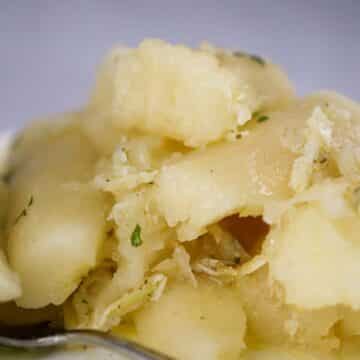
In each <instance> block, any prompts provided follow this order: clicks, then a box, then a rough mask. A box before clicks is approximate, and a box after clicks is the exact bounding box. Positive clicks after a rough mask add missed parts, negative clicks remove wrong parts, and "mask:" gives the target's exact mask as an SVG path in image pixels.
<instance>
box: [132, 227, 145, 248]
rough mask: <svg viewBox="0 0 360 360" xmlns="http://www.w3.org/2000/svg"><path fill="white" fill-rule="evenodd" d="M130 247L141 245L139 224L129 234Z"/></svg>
mask: <svg viewBox="0 0 360 360" xmlns="http://www.w3.org/2000/svg"><path fill="white" fill-rule="evenodd" d="M130 241H131V245H132V246H134V247H138V246H140V245H142V239H141V227H140V225H139V224H136V226H135V229H134V231H133V232H132V234H131V238H130Z"/></svg>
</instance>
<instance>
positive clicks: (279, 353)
mask: <svg viewBox="0 0 360 360" xmlns="http://www.w3.org/2000/svg"><path fill="white" fill-rule="evenodd" d="M341 359H344V360H350V359H352V358H347V357H346V358H341ZM240 360H339V357H338V356H337V355H335V354H327V353H323V352H319V351H311V350H310V351H309V350H300V349H296V348H291V347H290V348H289V347H280V346H279V347H275V346H268V347H263V348H262V349H257V350H249V351H247V352H246V353H245V354H244V355H242V356H241V357H240Z"/></svg>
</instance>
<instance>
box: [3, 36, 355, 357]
mask: <svg viewBox="0 0 360 360" xmlns="http://www.w3.org/2000/svg"><path fill="white" fill-rule="evenodd" d="M2 141H3V143H2V144H1V151H2V153H1V157H0V159H1V164H0V174H1V182H0V200H1V202H0V203H1V208H0V236H1V237H0V240H1V243H0V244H1V249H0V302H1V304H0V326H1V325H6V326H16V325H21V324H27V325H29V324H30V325H31V324H37V323H43V322H48V323H49V324H50V325H51V326H59V327H65V328H67V329H77V328H90V329H98V330H103V331H109V332H112V333H113V334H115V335H116V334H118V335H121V336H125V337H128V338H131V339H133V340H135V341H138V342H140V343H143V344H145V345H147V346H150V347H153V348H155V349H157V350H160V351H162V352H164V353H166V354H169V355H171V356H174V357H176V358H178V359H186V360H187V359H210V360H211V359H213V360H217V359H219V360H220V359H221V360H235V359H243V360H252V359H256V360H263V359H264V360H278V359H287V360H292V359H294V360H295V359H296V360H299V359H300V360H302V359H304V360H305V359H306V360H307V359H326V360H327V359H328V360H333V359H334V360H335V359H343V360H350V359H357V358H358V357H360V339H359V336H360V290H359V286H358V285H357V278H358V275H359V274H360V265H359V263H360V235H359V234H360V218H359V211H360V208H359V205H360V105H359V104H358V103H356V102H354V101H352V100H350V99H347V98H345V97H343V96H341V95H339V94H337V93H334V92H330V91H320V92H317V93H314V94H311V95H308V96H305V97H298V96H296V95H295V92H294V90H293V86H292V84H291V82H290V81H289V79H288V77H287V75H286V74H285V73H284V72H283V71H282V70H281V69H280V68H279V67H278V66H277V65H275V64H273V63H272V62H271V61H270V60H268V59H266V58H263V57H261V56H258V55H254V54H249V53H246V52H242V51H230V50H226V49H220V48H216V47H214V46H212V45H210V44H209V43H204V44H202V45H201V46H200V47H199V48H198V49H190V48H188V47H186V46H183V45H172V44H169V43H166V42H163V41H160V40H145V41H143V42H142V43H141V44H140V45H139V46H138V47H137V48H135V49H130V48H123V47H116V48H114V49H113V50H112V51H111V52H110V53H109V54H108V55H107V56H106V57H105V60H104V61H103V63H102V65H101V66H100V68H99V71H98V75H97V79H96V82H95V85H94V89H93V91H92V92H91V94H90V97H89V101H88V103H87V104H86V106H84V107H83V108H82V109H80V110H78V111H76V112H69V113H67V114H63V115H59V116H56V117H54V118H51V119H42V120H38V121H35V122H33V123H30V125H29V126H28V127H27V128H25V129H24V130H22V131H20V132H19V133H18V134H17V135H16V136H15V137H14V138H13V139H12V140H11V141H9V139H7V140H6V139H5V138H2Z"/></svg>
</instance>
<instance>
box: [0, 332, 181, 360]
mask: <svg viewBox="0 0 360 360" xmlns="http://www.w3.org/2000/svg"><path fill="white" fill-rule="evenodd" d="M0 345H2V346H5V347H8V348H12V349H23V350H41V349H44V348H54V347H58V346H63V345H91V346H99V347H103V348H106V349H108V350H111V351H113V352H115V353H118V354H119V355H123V356H125V357H127V358H128V359H131V360H174V358H171V357H169V356H167V355H163V354H161V353H159V352H157V351H154V350H152V349H149V348H147V347H145V346H142V345H140V344H137V343H136V342H133V341H130V340H126V339H121V338H119V337H114V336H111V335H108V334H106V333H103V332H100V331H96V330H72V331H62V332H56V333H54V334H52V335H47V336H37V337H36V336H35V337H31V338H25V339H24V338H19V337H12V336H0Z"/></svg>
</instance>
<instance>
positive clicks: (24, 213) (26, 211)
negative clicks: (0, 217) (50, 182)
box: [14, 195, 34, 225]
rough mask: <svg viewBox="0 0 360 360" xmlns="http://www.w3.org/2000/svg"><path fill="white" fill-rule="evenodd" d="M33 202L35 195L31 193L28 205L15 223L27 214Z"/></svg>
mask: <svg viewBox="0 0 360 360" xmlns="http://www.w3.org/2000/svg"><path fill="white" fill-rule="evenodd" d="M33 203H34V197H33V196H32V195H31V197H30V199H29V202H28V204H27V205H26V207H25V208H24V209H22V211H21V213H20V214H19V215H18V216H17V217H16V219H15V222H14V225H16V224H17V223H18V222H19V221H20V219H21V218H22V217H24V216H26V215H27V213H28V210H29V208H30V207H31V205H32V204H33Z"/></svg>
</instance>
